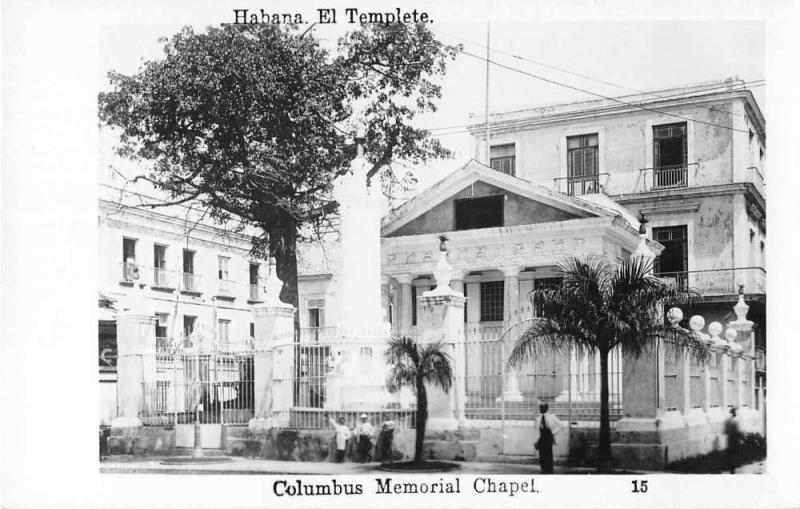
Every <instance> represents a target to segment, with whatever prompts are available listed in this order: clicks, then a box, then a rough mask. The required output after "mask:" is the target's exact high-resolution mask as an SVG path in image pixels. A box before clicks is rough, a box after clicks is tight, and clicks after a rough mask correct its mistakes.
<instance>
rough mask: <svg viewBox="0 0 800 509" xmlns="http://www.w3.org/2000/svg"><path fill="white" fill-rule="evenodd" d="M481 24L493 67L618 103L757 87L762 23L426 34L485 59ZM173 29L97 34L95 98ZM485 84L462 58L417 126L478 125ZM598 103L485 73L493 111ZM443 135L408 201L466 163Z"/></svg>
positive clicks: (320, 30) (506, 26)
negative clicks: (643, 94)
mask: <svg viewBox="0 0 800 509" xmlns="http://www.w3.org/2000/svg"><path fill="white" fill-rule="evenodd" d="M487 24H488V25H489V32H490V46H491V49H492V53H491V58H490V59H491V60H493V61H496V62H498V63H502V64H504V65H507V66H511V67H515V68H518V69H520V70H522V71H525V72H527V73H531V74H535V75H538V76H542V77H544V78H547V79H549V80H553V81H558V82H561V83H564V84H567V85H570V86H573V87H577V88H582V89H585V90H587V91H590V92H593V93H596V94H602V95H607V96H621V95H626V94H631V93H635V92H636V91H641V90H644V91H650V90H662V89H666V88H671V87H674V86H680V85H688V84H693V83H699V82H705V81H713V80H722V79H725V78H729V77H732V76H738V77H740V78H741V79H744V80H746V81H751V80H757V79H763V78H765V28H764V27H765V25H764V22H762V21H741V20H733V21H641V20H638V21H602V22H600V21H577V22H573V21H554V22H507V21H495V22H482V23H453V22H442V23H433V24H431V25H429V27H430V28H431V29H432V30H433V32H434V33H435V34H436V35H437V38H438V39H439V40H440V41H442V42H445V43H447V44H459V43H460V44H463V46H464V48H463V49H464V51H466V52H469V53H473V54H475V55H479V56H480V57H484V56H485V55H486V39H487ZM180 27H181V25H178V24H172V25H133V24H127V25H125V24H123V25H110V26H106V27H103V28H102V29H101V31H100V41H101V44H100V58H99V62H100V65H99V68H98V86H99V87H100V89H106V88H107V87H108V82H107V79H106V73H107V72H108V71H109V70H112V69H113V70H116V71H119V72H122V73H126V74H128V73H133V72H136V70H137V69H138V68H139V66H140V65H141V62H142V61H143V60H150V59H155V58H160V57H161V54H162V53H161V48H162V44H161V43H159V42H158V39H159V37H161V36H170V35H171V34H173V33H175V32H177V31H178V30H179V29H180ZM196 28H202V26H196ZM347 29H348V26H347V25H342V24H339V25H316V26H314V27H313V28H312V30H313V31H314V33H315V35H316V36H317V37H318V38H320V39H322V40H323V44H325V45H328V47H329V48H334V47H335V42H336V40H337V39H338V37H340V36H341V35H342V34H343V33H344V32H345V30H347ZM700 49H701V50H700ZM517 57H520V58H517ZM534 62H537V63H534ZM558 69H562V70H563V71H562V70H558ZM564 71H568V72H564ZM570 73H577V74H581V75H584V76H587V77H588V78H587V77H582V76H576V75H575V74H570ZM485 78H486V62H485V61H484V60H480V59H477V58H474V57H471V56H468V55H466V54H460V55H459V56H458V57H457V58H456V60H455V61H453V62H451V63H450V64H449V66H448V71H447V74H446V76H444V77H443V79H442V80H441V85H442V97H441V99H440V101H439V103H438V106H439V109H438V111H437V112H436V113H434V114H426V115H424V116H420V117H419V118H418V120H417V125H418V126H420V127H426V128H434V129H435V128H440V127H449V126H461V125H464V124H467V123H471V122H474V120H472V119H470V115H471V114H475V115H476V119H478V120H479V119H480V118H481V117H482V116H483V114H484V113H483V112H484V108H485V98H486V84H485V83H486V81H485ZM589 78H594V79H589ZM608 83H612V84H614V85H617V86H612V85H609V84H608ZM764 90H765V87H757V88H754V89H753V93H754V94H755V96H756V100H757V101H758V102H759V105H760V106H761V108H762V111H764V112H765V114H766V105H765V104H764ZM596 98H597V97H596V96H593V95H590V94H586V93H582V92H578V91H575V90H573V89H570V88H567V87H564V86H558V85H554V84H552V83H546V82H543V81H541V80H538V79H535V78H532V77H530V76H526V75H523V74H520V73H517V72H513V71H510V70H507V69H503V68H500V67H497V66H494V65H492V66H490V69H489V107H490V110H491V111H507V110H513V109H518V108H521V107H526V106H538V105H544V104H552V103H560V102H572V101H576V100H587V99H596ZM449 132H450V131H441V130H439V131H434V133H439V134H437V136H439V137H440V139H441V141H442V143H443V144H444V145H445V146H447V147H448V148H450V149H451V150H453V151H454V157H453V158H452V159H450V160H444V161H435V162H433V163H430V164H428V165H426V166H425V167H424V168H417V169H416V175H417V178H418V179H419V183H418V185H417V189H416V190H415V191H412V192H411V193H410V194H414V192H418V191H419V190H421V189H424V188H425V187H427V186H429V185H430V184H432V183H434V182H435V181H437V180H439V179H441V178H443V177H445V176H446V175H447V174H449V173H450V172H452V171H454V170H455V169H457V168H459V167H460V166H462V165H463V164H465V163H466V162H467V161H468V160H469V159H470V158H471V157H472V156H473V154H474V147H473V144H472V140H471V137H470V136H469V135H468V134H466V133H463V132H461V133H458V132H457V133H455V134H445V133H449ZM101 136H102V137H101V152H102V153H101V158H100V164H101V173H104V172H105V170H104V168H107V167H108V165H109V164H114V165H115V166H116V167H118V168H124V167H125V166H126V163H125V162H122V161H119V160H114V159H113V157H112V156H111V152H110V147H111V145H112V144H113V143H114V136H113V135H112V134H111V133H108V132H106V133H103V134H102V135H101ZM125 171H127V170H125Z"/></svg>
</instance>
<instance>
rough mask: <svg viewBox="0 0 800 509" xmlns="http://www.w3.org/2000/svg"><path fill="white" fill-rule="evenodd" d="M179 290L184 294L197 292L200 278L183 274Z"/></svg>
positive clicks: (188, 273) (186, 273) (189, 273)
mask: <svg viewBox="0 0 800 509" xmlns="http://www.w3.org/2000/svg"><path fill="white" fill-rule="evenodd" d="M181 290H182V291H184V292H199V291H200V276H198V275H197V274H194V273H191V272H184V273H183V278H182V280H181Z"/></svg>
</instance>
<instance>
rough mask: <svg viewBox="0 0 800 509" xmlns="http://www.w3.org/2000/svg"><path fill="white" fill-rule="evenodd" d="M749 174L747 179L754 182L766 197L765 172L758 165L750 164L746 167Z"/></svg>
mask: <svg viewBox="0 0 800 509" xmlns="http://www.w3.org/2000/svg"><path fill="white" fill-rule="evenodd" d="M746 171H747V174H746V179H747V182H750V183H751V184H753V186H754V187H755V188H756V190H758V192H759V193H761V196H763V197H764V198H766V197H767V181H766V180H765V179H764V174H762V173H761V171H760V170H759V169H758V167H756V166H749V167H748V168H746Z"/></svg>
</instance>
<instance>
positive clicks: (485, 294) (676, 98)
mask: <svg viewBox="0 0 800 509" xmlns="http://www.w3.org/2000/svg"><path fill="white" fill-rule="evenodd" d="M488 128H489V133H490V134H489V139H490V141H489V146H490V149H489V151H488V152H489V154H488V157H489V159H488V160H485V159H486V152H487V151H486V141H485V132H486V126H485V124H475V125H473V126H472V127H471V132H472V135H473V140H474V147H475V158H476V160H478V161H481V162H482V163H483V164H477V163H470V164H468V165H467V166H466V167H464V168H463V169H462V170H459V171H457V172H455V173H454V174H453V175H451V176H449V177H447V178H446V179H444V180H443V181H442V182H440V183H438V184H437V185H435V186H433V187H432V188H431V189H429V190H427V191H425V192H424V193H422V194H421V195H420V197H419V199H414V200H411V201H410V202H409V203H407V204H406V205H404V206H403V207H401V208H400V209H399V210H398V211H397V213H396V214H394V215H391V216H389V217H387V220H386V222H385V225H384V232H383V233H384V236H385V237H387V240H386V241H385V246H386V247H387V249H389V251H392V250H394V248H393V246H396V245H399V244H408V243H409V242H411V240H412V239H413V238H414V237H415V236H417V235H420V234H424V233H433V232H435V231H441V232H457V233H455V235H454V237H453V238H454V239H456V242H458V239H460V238H461V237H462V236H463V235H464V234H463V233H460V231H461V230H473V229H481V228H489V227H506V231H505V233H504V235H503V238H504V239H506V240H507V241H508V242H518V243H519V242H522V244H520V246H522V247H520V248H519V254H520V256H519V257H513V258H509V257H508V256H506V253H504V252H503V253H501V252H499V251H498V252H497V253H495V254H491V253H489V251H487V252H486V254H485V255H484V256H483V259H484V262H483V263H482V264H479V265H481V267H477V266H476V267H474V268H471V269H472V270H469V271H468V272H467V274H465V277H466V278H467V282H469V281H472V280H474V281H475V282H476V284H477V283H480V285H479V286H475V287H474V288H470V287H469V284H467V295H468V297H469V298H470V302H469V303H468V310H467V319H468V321H470V322H478V323H479V322H481V321H486V320H485V319H487V318H491V319H492V320H491V321H494V322H498V323H502V322H503V317H504V315H505V317H506V323H505V325H506V326H507V325H508V319H507V318H508V316H509V314H513V313H515V312H516V309H509V306H508V302H506V303H505V304H504V302H503V298H502V297H503V294H504V292H506V301H508V299H513V303H512V304H513V305H515V306H516V301H517V300H519V299H518V298H514V297H511V296H509V295H508V289H505V290H504V289H503V288H502V285H503V282H504V281H506V280H507V278H508V277H513V278H514V280H515V281H516V280H517V279H518V280H519V281H520V282H519V283H517V284H518V285H519V286H518V288H519V289H518V290H517V289H516V288H514V289H513V292H517V291H519V292H522V293H523V294H526V293H528V291H529V290H530V289H531V288H533V285H535V284H536V283H537V282H538V283H539V284H547V281H548V280H549V278H550V277H551V276H552V274H551V268H547V267H542V266H540V267H533V266H534V265H536V264H535V263H533V261H535V260H534V259H533V258H531V257H530V256H528V257H527V258H526V256H525V255H524V254H523V253H524V250H525V249H526V248H525V241H526V240H531V241H536V240H543V239H539V237H540V236H541V235H539V234H537V233H535V232H534V231H533V229H534V228H533V227H532V226H530V225H534V224H537V225H538V224H541V223H551V222H561V223H562V224H561V225H560V227H559V229H563V228H565V227H566V226H567V225H568V224H569V225H572V224H573V223H569V221H567V222H564V221H566V220H570V219H576V218H579V217H587V215H588V216H592V215H597V214H600V215H611V216H614V215H616V214H621V215H622V217H624V218H627V219H628V223H629V226H632V227H638V221H637V220H638V219H640V218H643V219H644V221H645V222H646V225H647V231H648V235H649V237H650V238H651V239H653V240H655V241H657V242H659V243H660V244H661V245H662V246H663V252H661V254H660V256H659V257H658V259H657V260H656V264H655V271H656V274H658V275H659V276H661V277H663V278H665V279H669V280H671V281H674V282H675V283H677V284H679V285H681V286H688V287H691V288H694V289H696V290H697V291H698V292H699V294H700V296H701V298H700V300H699V302H698V303H697V307H696V311H697V312H700V313H702V314H703V315H705V316H707V317H711V318H713V319H717V320H720V321H723V323H724V322H725V321H727V319H729V318H732V315H731V306H732V305H733V303H735V301H736V298H737V297H738V293H739V288H740V285H743V288H744V292H745V295H746V300H747V301H748V302H749V303H750V305H751V311H750V313H751V315H750V316H751V317H752V318H753V319H754V320H755V321H756V323H758V324H759V325H760V329H759V332H758V334H757V336H758V343H759V346H760V347H762V348H763V346H764V343H765V341H764V338H765V330H766V327H765V325H766V322H765V318H766V315H765V305H766V290H765V280H766V270H765V257H764V250H765V242H766V222H765V209H766V208H765V199H766V186H765V182H764V177H763V175H764V173H765V166H766V155H765V153H766V138H765V121H764V117H763V115H762V113H761V110H760V109H759V106H758V104H757V103H756V101H755V99H754V97H753V94H752V93H751V92H750V91H749V90H747V89H746V88H744V87H743V86H742V85H741V82H739V81H736V80H728V81H725V82H717V83H711V84H704V85H698V86H692V87H685V88H679V89H674V90H663V91H658V92H653V93H648V94H640V95H634V96H627V97H623V98H619V99H618V100H597V101H587V102H577V103H569V104H559V105H552V106H545V107H539V108H529V109H521V110H517V111H510V112H506V113H494V114H492V115H490V122H489V126H488ZM487 167H488V168H491V169H492V170H494V172H495V173H496V175H494V176H492V175H491V174H490V172H489V171H487V170H488V168H487ZM459 186H460V187H459ZM526 194H527V199H526ZM575 198H577V200H576V199H575ZM575 207H577V208H579V209H581V208H582V209H583V211H582V212H579V211H578V210H577V209H576V208H575ZM525 216H527V217H525ZM517 225H529V228H528V230H530V232H523V231H522V230H523V229H521V230H520V231H519V232H516V231H514V229H513V228H518V227H517ZM509 227H511V228H509ZM537 228H539V229H542V228H543V226H538V227H537ZM570 228H573V226H570ZM487 231H488V230H487ZM567 231H568V230H567ZM591 233H597V230H596V229H595V228H589V229H588V230H587V233H580V234H578V233H577V231H576V234H578V235H579V237H580V238H582V239H583V242H582V243H581V244H582V245H587V243H586V240H587V239H588V237H586V235H587V234H589V235H591ZM472 235H473V236H474V235H478V234H477V233H474V234H472ZM569 235H570V236H572V233H571V232H570V233H569ZM451 236H453V235H452V234H451ZM528 237H530V239H528ZM401 239H405V240H401ZM486 241H487V242H495V241H493V240H491V239H488V238H487V239H486ZM565 242H567V243H568V241H565ZM577 245H578V244H576V245H575V246H571V247H568V248H563V247H562V251H563V253H564V254H567V253H569V252H572V253H575V254H579V253H580V252H582V250H580V249H576V246H577ZM544 248H545V249H544V250H542V251H540V252H544V251H546V248H547V246H544ZM557 251H558V250H556V252H557ZM601 251H604V252H611V251H613V249H612V248H610V247H607V246H603V247H602V248H601ZM532 254H534V252H532ZM387 256H390V257H391V260H393V262H392V263H390V264H389V265H392V264H393V263H394V264H395V265H396V261H397V259H398V254H397V253H392V254H387ZM423 256H424V255H423ZM457 256H458V255H457ZM493 258H494V259H493ZM516 258H519V259H518V260H517V259H516ZM387 260H388V259H387ZM419 261H420V260H418V261H417V262H419ZM455 264H456V266H458V265H459V263H458V260H456V261H455ZM492 264H494V266H493V267H492V266H491V265H492ZM408 267H409V268H411V265H408ZM526 267H528V268H530V269H534V268H535V270H526ZM413 268H414V269H415V270H417V271H419V272H421V273H413V271H412V272H410V273H409V272H407V273H406V274H400V275H399V276H398V277H399V279H398V283H397V284H398V286H402V285H403V284H411V283H410V281H414V283H413V284H411V288H412V291H413V289H415V288H416V287H418V286H420V287H425V284H427V279H425V278H426V277H427V276H426V274H427V273H429V270H428V271H425V270H424V268H423V267H421V266H420V267H413ZM491 269H494V270H493V271H492V270H491ZM387 272H390V273H394V272H397V269H396V268H395V267H389V268H388V271H387ZM478 273H480V276H479V275H478ZM534 274H535V277H534ZM409 277H410V278H411V279H409ZM406 280H409V283H404V281H406ZM527 280H535V282H534V283H533V285H532V284H531V283H529V282H526V281H527ZM423 283H425V284H423ZM515 286H516V285H515ZM513 292H512V293H513ZM412 295H413V293H412ZM492 296H494V297H492ZM409 297H410V301H411V302H413V301H414V299H413V297H412V296H409ZM487 299H489V300H491V302H495V301H497V302H495V304H492V305H491V306H489V305H488V304H486V302H484V301H485V300H487ZM398 300H400V299H398ZM407 300H409V299H407ZM523 300H524V299H523ZM482 303H483V304H482ZM487 306H489V307H492V309H494V312H489V311H488V307H487ZM484 308H486V309H484ZM411 313H412V314H416V313H414V309H413V308H412V310H411ZM398 314H399V315H400V316H402V312H401V313H398ZM411 320H412V322H413V317H412V318H411Z"/></svg>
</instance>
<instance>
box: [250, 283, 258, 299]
mask: <svg viewBox="0 0 800 509" xmlns="http://www.w3.org/2000/svg"><path fill="white" fill-rule="evenodd" d="M250 300H251V301H254V302H257V301H260V300H261V290H260V289H259V285H257V284H255V283H250Z"/></svg>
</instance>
